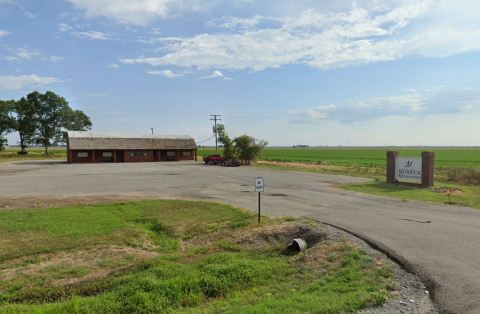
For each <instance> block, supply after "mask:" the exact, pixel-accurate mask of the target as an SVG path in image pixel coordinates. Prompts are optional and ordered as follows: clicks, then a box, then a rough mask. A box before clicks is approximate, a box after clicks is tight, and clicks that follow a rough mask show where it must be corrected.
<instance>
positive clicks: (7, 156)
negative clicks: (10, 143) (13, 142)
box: [0, 147, 67, 163]
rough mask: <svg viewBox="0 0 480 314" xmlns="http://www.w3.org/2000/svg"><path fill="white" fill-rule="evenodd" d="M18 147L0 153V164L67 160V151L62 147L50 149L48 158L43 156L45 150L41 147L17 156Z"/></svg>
mask: <svg viewBox="0 0 480 314" xmlns="http://www.w3.org/2000/svg"><path fill="white" fill-rule="evenodd" d="M18 151H20V148H19V147H8V148H7V149H5V150H3V151H0V163H2V162H12V161H26V160H67V150H66V148H64V147H50V148H49V149H48V156H45V149H44V148H42V147H29V148H27V152H28V154H26V155H19V154H17V152H18Z"/></svg>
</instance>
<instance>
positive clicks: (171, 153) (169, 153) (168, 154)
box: [167, 152, 177, 157]
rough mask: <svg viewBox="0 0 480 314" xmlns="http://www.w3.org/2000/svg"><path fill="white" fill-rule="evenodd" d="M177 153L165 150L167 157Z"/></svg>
mask: <svg viewBox="0 0 480 314" xmlns="http://www.w3.org/2000/svg"><path fill="white" fill-rule="evenodd" d="M175 156H177V154H176V153H175V152H167V157H175Z"/></svg>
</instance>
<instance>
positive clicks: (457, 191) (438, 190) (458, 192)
mask: <svg viewBox="0 0 480 314" xmlns="http://www.w3.org/2000/svg"><path fill="white" fill-rule="evenodd" d="M432 190H433V192H435V193H440V194H448V193H449V192H450V194H452V195H461V194H464V192H463V191H462V190H461V189H457V188H445V187H443V188H432Z"/></svg>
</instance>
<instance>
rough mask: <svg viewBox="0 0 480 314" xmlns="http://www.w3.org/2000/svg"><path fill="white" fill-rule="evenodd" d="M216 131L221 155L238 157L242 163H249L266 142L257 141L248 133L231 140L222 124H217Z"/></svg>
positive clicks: (232, 157)
mask: <svg viewBox="0 0 480 314" xmlns="http://www.w3.org/2000/svg"><path fill="white" fill-rule="evenodd" d="M217 132H218V140H219V142H220V143H222V144H223V157H224V158H225V160H238V159H239V160H240V161H241V162H242V163H244V164H250V162H251V161H252V160H255V159H256V158H257V157H258V156H259V155H260V153H261V152H262V149H263V148H264V147H265V146H267V144H268V143H267V142H266V141H257V140H256V139H255V138H253V137H251V136H248V135H241V136H238V137H236V138H234V139H233V140H232V139H230V136H228V134H227V131H226V130H225V126H224V125H223V124H219V125H218V126H217Z"/></svg>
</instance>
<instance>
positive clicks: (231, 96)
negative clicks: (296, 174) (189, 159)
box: [0, 0, 480, 145]
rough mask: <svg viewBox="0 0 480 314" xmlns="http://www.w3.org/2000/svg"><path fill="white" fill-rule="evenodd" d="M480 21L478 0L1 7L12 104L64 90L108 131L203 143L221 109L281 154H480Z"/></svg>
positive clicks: (7, 94) (2, 79) (168, 0)
mask: <svg viewBox="0 0 480 314" xmlns="http://www.w3.org/2000/svg"><path fill="white" fill-rule="evenodd" d="M479 16H480V4H478V2H477V1H473V0H463V1H444V0H437V1H433V0H432V1H421V0H417V1H408V0H405V1H375V0H371V1H333V0H331V1H329V0H327V1H308V0H303V1H302V0H295V1H294V0H292V1H288V0H287V1H273V0H261V1H260V0H230V1H226V0H225V1H223V0H212V1H201V0H138V1H130V0H63V1H61V0H58V1H52V0H50V1H48V0H35V1H33V0H30V1H27V0H23V1H22V0H18V1H16V0H0V98H1V99H10V98H19V97H21V96H24V95H26V94H27V93H28V92H30V91H33V90H40V91H45V90H52V91H55V92H57V93H58V94H60V95H62V96H64V97H66V98H67V100H68V101H69V102H70V104H71V106H72V107H74V108H78V109H81V110H84V111H85V112H86V113H87V114H88V115H89V116H90V117H91V118H92V120H93V123H94V126H93V130H94V131H98V132H122V133H125V132H132V133H143V134H148V133H149V132H150V128H152V127H153V128H154V130H155V133H158V134H189V135H191V136H193V137H194V138H195V139H197V140H202V139H206V138H209V137H210V136H211V132H212V131H211V122H210V120H209V114H212V113H217V114H221V115H222V119H223V122H224V123H225V125H226V127H227V130H228V131H229V132H230V133H231V135H232V136H235V135H240V134H243V133H247V134H250V135H253V136H255V137H257V138H259V139H265V140H268V141H269V143H270V144H271V145H294V144H309V145H480V137H479V136H478V134H480V123H479V122H478V121H480V80H479V79H480V71H479V69H480V19H479V18H478V17H479ZM9 139H10V144H14V143H15V142H16V136H15V135H11V136H9ZM212 143H213V142H206V143H205V144H212Z"/></svg>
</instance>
